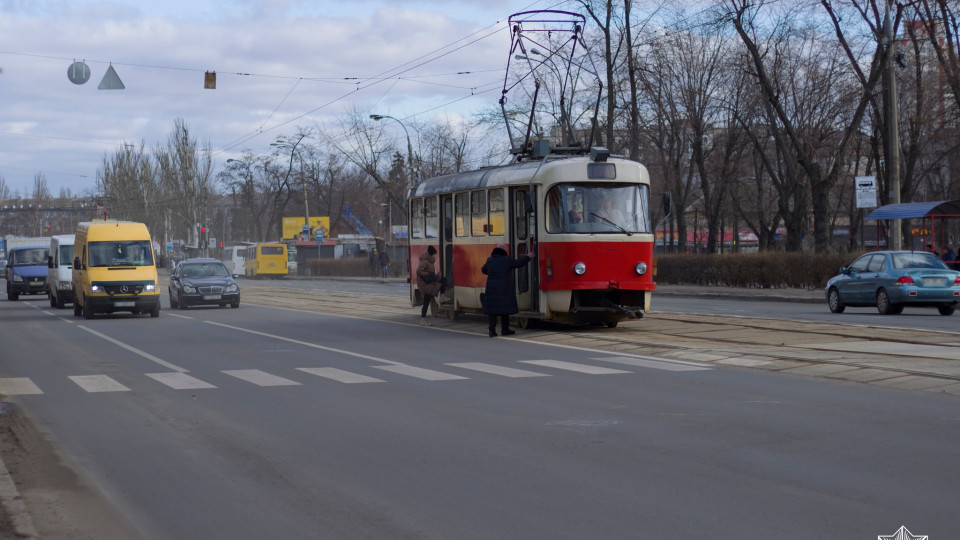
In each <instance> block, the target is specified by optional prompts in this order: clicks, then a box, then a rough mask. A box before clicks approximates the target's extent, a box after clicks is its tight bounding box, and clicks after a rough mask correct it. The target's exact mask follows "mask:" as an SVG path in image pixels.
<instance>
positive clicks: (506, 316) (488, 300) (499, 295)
mask: <svg viewBox="0 0 960 540" xmlns="http://www.w3.org/2000/svg"><path fill="white" fill-rule="evenodd" d="M528 262H530V257H528V256H526V255H524V256H523V257H520V258H519V259H514V258H512V257H510V255H508V254H507V246H506V245H505V244H498V245H497V247H495V248H493V253H491V254H490V257H488V258H487V263H486V264H484V265H483V268H481V269H480V271H481V272H483V273H484V274H486V276H487V289H486V292H485V294H484V297H483V312H484V313H486V314H487V317H488V318H489V321H490V337H497V317H498V316H499V317H500V330H501V333H502V334H503V335H505V336H509V335H512V334H515V333H516V332H514V331H513V330H511V329H510V315H512V314H514V313H519V311H520V308H519V307H518V306H517V295H516V293H515V292H514V290H515V289H516V285H515V283H514V279H513V269H514V268H520V267H521V266H523V265H525V264H527V263H528Z"/></svg>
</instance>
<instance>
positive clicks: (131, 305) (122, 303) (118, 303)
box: [113, 302, 137, 307]
mask: <svg viewBox="0 0 960 540" xmlns="http://www.w3.org/2000/svg"><path fill="white" fill-rule="evenodd" d="M135 305H137V303H136V302H114V303H113V307H133V306H135Z"/></svg>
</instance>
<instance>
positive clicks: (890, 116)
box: [878, 0, 902, 249]
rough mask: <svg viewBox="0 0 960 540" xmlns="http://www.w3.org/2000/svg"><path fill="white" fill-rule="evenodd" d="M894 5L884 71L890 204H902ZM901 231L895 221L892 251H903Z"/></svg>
mask: <svg viewBox="0 0 960 540" xmlns="http://www.w3.org/2000/svg"><path fill="white" fill-rule="evenodd" d="M892 4H893V2H892V0H887V13H886V16H885V17H884V21H883V26H884V38H885V41H886V42H887V66H886V70H885V71H884V77H885V79H886V85H885V86H886V91H887V96H886V97H887V107H886V116H887V155H886V158H887V159H886V161H887V179H888V180H887V187H888V190H889V192H888V193H889V196H890V203H891V204H900V125H899V121H898V115H899V111H898V109H897V72H896V70H895V68H896V65H895V63H894V54H895V50H896V46H895V44H896V42H895V41H894V35H893V19H892V18H891V17H890V12H891V11H892V10H893V5H892ZM901 229H902V225H901V220H899V219H895V220H893V225H892V226H891V227H890V232H889V237H890V238H889V248H890V249H901V247H902V242H901V232H902V231H901ZM878 247H879V246H878Z"/></svg>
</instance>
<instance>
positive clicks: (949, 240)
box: [864, 201, 960, 256]
mask: <svg viewBox="0 0 960 540" xmlns="http://www.w3.org/2000/svg"><path fill="white" fill-rule="evenodd" d="M957 218H960V201H931V202H911V203H899V204H888V205H885V206H881V207H879V208H877V209H875V210H874V211H872V212H870V213H869V214H867V217H866V218H864V219H865V220H868V221H869V220H874V221H876V222H877V238H878V239H879V238H880V222H881V221H889V220H891V219H905V220H915V219H919V220H921V223H922V226H921V227H920V231H921V234H920V235H919V238H920V239H921V240H922V245H921V246H920V249H924V248H926V246H929V245H931V244H932V245H934V246H937V247H939V248H940V249H941V250H946V249H947V248H953V247H956V246H954V244H955V243H958V242H960V238H958V236H957V235H956V230H957V228H958V225H957V224H958V223H960V221H955V222H952V223H951V221H948V220H956V219H957ZM951 233H954V234H951ZM877 247H878V248H879V242H877ZM940 254H941V253H937V255H938V256H939V255H940Z"/></svg>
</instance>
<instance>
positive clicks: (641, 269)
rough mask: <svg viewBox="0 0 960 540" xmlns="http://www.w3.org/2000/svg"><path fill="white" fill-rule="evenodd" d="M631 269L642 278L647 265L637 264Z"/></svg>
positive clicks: (643, 263)
mask: <svg viewBox="0 0 960 540" xmlns="http://www.w3.org/2000/svg"><path fill="white" fill-rule="evenodd" d="M633 269H634V270H636V271H637V274H640V275H641V276H642V275H644V274H646V273H647V263H645V262H638V263H637V265H636V266H634V267H633Z"/></svg>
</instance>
